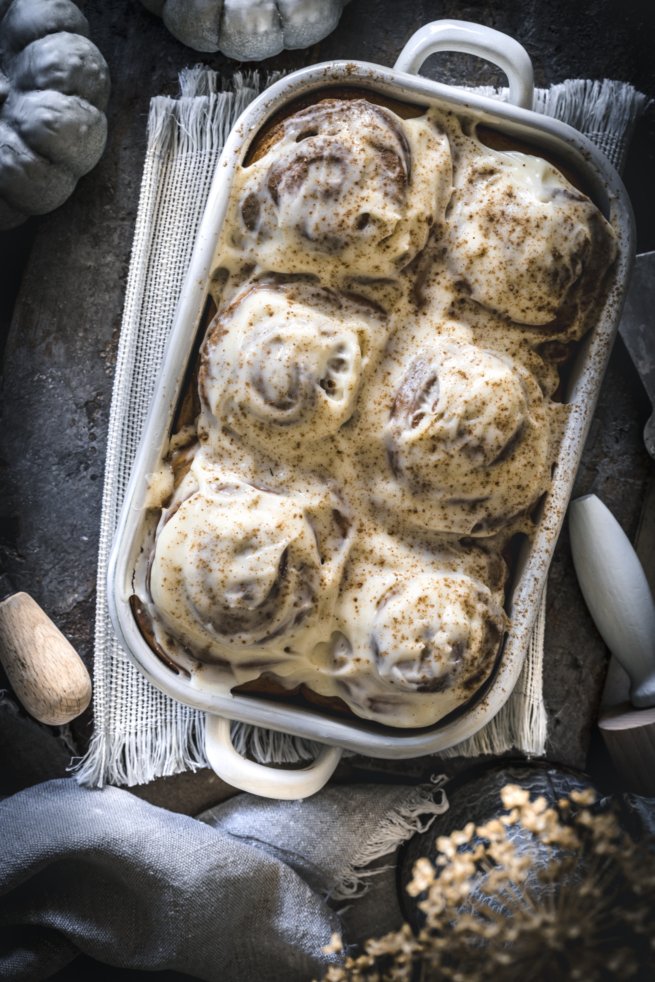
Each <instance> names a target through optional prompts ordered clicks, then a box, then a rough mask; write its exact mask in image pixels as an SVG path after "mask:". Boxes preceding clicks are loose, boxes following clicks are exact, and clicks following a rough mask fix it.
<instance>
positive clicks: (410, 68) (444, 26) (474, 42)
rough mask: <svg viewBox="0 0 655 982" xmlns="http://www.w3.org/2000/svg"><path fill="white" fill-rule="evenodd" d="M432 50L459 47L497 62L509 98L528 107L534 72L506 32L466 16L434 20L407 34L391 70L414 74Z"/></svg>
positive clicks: (528, 57)
mask: <svg viewBox="0 0 655 982" xmlns="http://www.w3.org/2000/svg"><path fill="white" fill-rule="evenodd" d="M435 51H462V52H464V53H465V54H468V55H477V56H478V57H479V58H484V59H485V61H490V62H492V63H493V64H494V65H498V67H499V68H501V69H502V70H503V71H504V72H505V74H506V75H507V78H508V80H509V101H510V102H511V103H513V104H514V105H515V106H521V108H523V109H532V103H533V100H534V73H533V71H532V62H531V61H530V55H529V54H528V52H527V51H526V50H525V48H524V47H523V45H521V44H519V42H518V41H515V40H514V38H512V37H509V35H507V34H502V33H501V32H500V31H495V30H494V29H493V28H492V27H485V26H484V24H472V23H470V22H469V21H466V20H435V21H433V22H432V23H431V24H426V25H425V27H421V28H420V29H419V30H418V31H417V32H416V34H413V35H412V36H411V38H410V39H409V41H408V42H407V44H406V45H405V47H404V48H403V50H402V51H401V52H400V55H399V56H398V60H397V61H396V64H395V65H394V70H395V71H397V72H408V73H409V74H411V75H417V74H418V72H419V70H420V68H421V65H422V64H423V62H424V61H425V59H426V58H427V57H428V56H429V55H431V54H434V53H435Z"/></svg>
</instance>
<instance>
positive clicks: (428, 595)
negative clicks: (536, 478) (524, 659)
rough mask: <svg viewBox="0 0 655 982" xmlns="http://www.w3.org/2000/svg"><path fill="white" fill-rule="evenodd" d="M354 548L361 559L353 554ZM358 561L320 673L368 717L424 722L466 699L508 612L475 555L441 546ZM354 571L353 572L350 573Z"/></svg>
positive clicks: (487, 667) (486, 666) (486, 668)
mask: <svg viewBox="0 0 655 982" xmlns="http://www.w3.org/2000/svg"><path fill="white" fill-rule="evenodd" d="M361 558H362V557H361V555H360V561H361ZM377 559H378V560H379V562H376V561H375V560H374V561H373V563H371V557H368V561H367V563H366V568H367V575H366V579H365V580H364V578H363V577H362V576H361V568H360V567H359V566H358V564H356V565H357V568H356V569H355V571H353V573H352V574H351V575H350V576H349V578H348V585H347V588H346V590H345V591H344V592H343V594H342V598H341V600H340V603H339V607H338V611H337V615H338V617H339V618H340V623H341V631H340V632H338V633H337V634H335V635H333V638H332V641H331V645H330V658H331V661H330V660H328V661H327V662H326V665H325V669H324V670H325V672H326V673H328V674H330V673H332V675H333V679H334V682H335V685H336V688H337V691H339V693H340V695H341V698H343V699H344V701H345V702H346V703H347V704H348V705H350V706H351V707H352V708H353V709H354V711H355V712H356V713H357V714H358V715H361V716H364V717H365V718H367V719H384V720H386V721H390V722H392V723H393V725H396V726H423V725H427V724H429V723H431V722H433V721H434V719H438V718H441V717H443V716H444V715H446V714H447V713H448V712H450V711H451V710H452V709H454V708H456V707H457V706H460V705H462V704H463V703H465V702H466V701H467V700H468V699H469V698H470V697H471V696H472V695H473V693H475V692H476V691H477V690H478V689H479V688H480V686H481V685H482V684H483V683H484V681H485V680H486V679H487V678H488V676H489V675H490V673H491V671H492V670H493V667H494V664H495V661H496V658H497V656H498V653H499V650H500V644H501V640H502V637H503V634H504V632H505V630H506V628H507V624H508V620H507V616H506V615H505V613H504V611H503V608H502V604H503V594H502V582H503V578H501V579H499V578H498V568H496V572H495V575H491V576H490V570H489V569H487V570H486V572H487V579H488V580H489V583H488V584H485V583H483V582H482V581H481V579H479V578H478V577H477V576H476V572H478V571H481V570H482V569H483V568H484V566H485V564H484V560H483V559H482V557H481V556H477V555H471V554H470V552H467V551H463V552H459V553H458V552H457V551H450V552H448V553H444V554H442V555H436V556H432V557H431V556H429V555H427V554H424V555H423V557H422V562H417V561H416V560H417V557H416V556H413V557H412V556H409V555H407V556H406V557H405V558H399V556H398V554H397V552H396V553H395V554H394V566H395V569H391V568H390V564H388V563H383V562H382V561H380V560H381V559H382V555H381V554H380V555H378V557H377ZM358 572H359V576H358V575H357V574H358Z"/></svg>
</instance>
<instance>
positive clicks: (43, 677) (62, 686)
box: [0, 593, 91, 726]
mask: <svg viewBox="0 0 655 982" xmlns="http://www.w3.org/2000/svg"><path fill="white" fill-rule="evenodd" d="M0 661H1V662H2V666H3V668H4V670H5V672H6V673H7V677H8V679H9V681H10V683H11V687H12V689H13V690H14V693H15V694H16V697H17V698H18V699H19V700H20V701H21V703H22V704H23V706H24V707H25V709H26V710H27V711H28V713H30V715H32V716H34V718H35V719H38V720H39V722H41V723H47V724H49V725H50V726H60V725H62V724H63V723H68V722H70V720H72V719H75V717H76V716H79V715H80V713H81V712H83V711H84V710H85V709H86V707H87V706H88V705H89V701H90V699H91V679H90V678H89V673H88V672H87V670H86V668H85V666H84V662H83V661H82V659H81V658H80V656H79V655H78V653H77V652H76V651H75V649H74V648H73V646H72V645H71V644H70V642H69V641H67V640H66V638H65V637H64V635H63V634H62V633H61V631H60V630H59V629H58V628H57V627H55V625H54V624H53V623H52V621H51V620H50V618H49V617H48V616H47V614H46V613H45V612H44V611H43V610H42V609H41V607H39V605H38V604H37V602H36V601H35V600H33V599H32V597H30V596H29V595H28V594H27V593H14V594H12V595H11V596H10V597H7V599H6V600H3V601H2V603H0Z"/></svg>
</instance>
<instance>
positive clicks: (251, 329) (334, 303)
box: [199, 284, 385, 456]
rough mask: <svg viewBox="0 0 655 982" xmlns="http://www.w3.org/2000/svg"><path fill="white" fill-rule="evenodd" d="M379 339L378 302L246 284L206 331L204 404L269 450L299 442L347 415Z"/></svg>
mask: <svg viewBox="0 0 655 982" xmlns="http://www.w3.org/2000/svg"><path fill="white" fill-rule="evenodd" d="M384 340H385V333H384V331H383V329H382V325H381V324H380V317H379V314H378V313H377V312H376V311H374V310H373V311H372V310H371V308H370V307H368V308H365V307H362V306H361V305H358V304H357V303H356V302H355V301H353V300H349V299H347V298H345V297H342V296H341V297H340V296H338V295H337V294H334V293H333V292H331V291H327V290H322V289H318V288H315V287H311V286H307V285H301V286H298V285H297V284H296V285H287V286H284V285H266V284H263V285H256V286H252V287H249V288H247V289H246V290H245V292H243V293H242V294H241V295H239V296H238V297H237V298H236V299H235V300H234V302H233V303H232V304H230V305H229V306H228V307H227V309H225V310H224V311H223V312H221V313H220V314H219V316H218V317H217V318H216V320H215V322H214V324H213V326H212V328H211V330H210V332H209V334H208V336H207V340H206V342H205V345H204V349H203V354H202V360H201V367H200V380H199V383H200V392H201V397H202V401H203V404H204V406H205V407H206V409H207V412H208V414H209V415H210V417H211V418H212V419H213V420H215V421H220V424H221V426H222V427H224V428H225V427H227V428H229V429H230V430H231V431H233V432H234V433H236V434H238V435H239V436H240V437H242V438H244V439H246V440H247V441H248V442H249V443H251V444H253V445H255V446H257V447H259V448H261V449H262V450H265V451H266V452H268V453H274V454H276V455H281V456H285V455H287V454H289V453H294V452H300V451H302V449H303V448H304V446H305V445H306V444H307V443H316V442H318V441H321V440H324V439H325V438H326V437H330V436H332V435H333V434H334V433H336V431H337V430H338V429H339V428H340V427H341V426H342V425H343V424H344V423H346V422H347V421H348V420H349V419H350V417H351V416H352V414H353V411H354V409H355V405H356V401H357V394H358V391H359V387H360V382H361V379H362V375H363V373H364V372H365V370H366V368H367V366H368V364H369V362H370V360H371V357H372V355H373V354H374V352H375V350H376V349H377V350H379V349H380V348H381V346H382V344H383V343H384Z"/></svg>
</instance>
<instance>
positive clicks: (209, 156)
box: [76, 66, 646, 785]
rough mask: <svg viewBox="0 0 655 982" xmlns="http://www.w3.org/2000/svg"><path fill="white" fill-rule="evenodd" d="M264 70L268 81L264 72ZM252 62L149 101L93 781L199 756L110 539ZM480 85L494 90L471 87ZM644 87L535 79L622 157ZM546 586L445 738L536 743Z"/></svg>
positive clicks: (115, 461) (197, 722)
mask: <svg viewBox="0 0 655 982" xmlns="http://www.w3.org/2000/svg"><path fill="white" fill-rule="evenodd" d="M267 81H270V79H269V80H267ZM261 84H262V79H261V78H260V76H259V75H258V73H253V74H251V75H248V76H244V75H241V74H237V75H235V76H234V78H233V79H231V80H230V82H229V83H228V84H227V85H226V86H225V87H224V86H223V81H222V80H221V78H220V76H219V75H218V74H217V73H216V72H213V71H210V70H209V69H205V68H203V67H201V66H200V67H197V68H193V69H186V70H185V71H183V72H182V74H181V76H180V97H179V98H178V99H171V98H168V97H163V96H159V97H156V98H154V99H153V100H152V102H151V108H150V116H149V120H148V146H147V151H146V157H145V163H144V170H143V179H142V185H141V196H140V201H139V209H138V214H137V220H136V228H135V232H134V243H133V248H132V258H131V263H130V271H129V276H128V282H127V291H126V297H125V307H124V313H123V322H122V328H121V338H120V344H119V350H118V359H117V364H116V375H115V380H114V390H113V397H112V406H111V415H110V423H109V435H108V442H107V460H106V467H105V480H104V492H103V508H102V520H101V531H100V544H99V556H98V584H97V607H96V636H95V637H96V642H95V662H94V701H93V706H94V719H95V723H94V733H93V737H92V740H91V744H90V747H89V750H88V752H87V754H86V756H85V757H84V758H83V759H82V760H81V761H80V762H79V763H78V765H77V768H76V775H77V778H78V780H79V781H80V782H82V783H84V784H89V785H103V784H126V785H134V784H141V783H144V782H147V781H151V780H153V779H154V778H156V777H160V776H163V775H170V774H175V773H177V772H179V771H182V770H185V769H188V768H196V767H201V766H206V763H207V762H206V759H205V755H204V739H203V737H204V714H203V713H201V712H198V711H197V710H193V709H190V708H188V707H187V706H184V705H182V704H181V703H179V702H176V701H174V700H172V699H170V698H169V697H168V696H166V695H164V694H163V693H161V692H160V691H159V690H157V689H155V688H154V687H153V686H152V685H151V684H150V683H149V682H148V681H147V679H145V678H144V676H143V675H141V673H140V672H139V671H138V670H137V669H136V668H135V667H134V665H133V664H132V662H131V661H130V660H129V658H128V657H127V655H126V654H125V652H124V651H123V650H122V649H121V647H120V645H119V643H118V642H117V641H116V639H115V637H114V634H113V630H112V626H111V622H110V619H109V615H108V610H107V589H106V572H107V560H108V555H109V550H110V547H111V541H112V537H113V534H114V529H115V528H116V523H117V519H118V515H119V511H120V508H121V503H122V500H123V496H124V494H125V490H126V487H127V483H128V480H129V476H130V468H131V465H132V461H133V459H134V455H135V453H136V449H137V445H138V443H139V439H140V435H141V430H142V427H143V423H144V421H145V417H146V414H147V411H148V406H149V403H150V399H151V396H152V392H153V389H154V386H155V382H156V379H157V375H158V371H159V367H160V364H161V361H162V356H163V353H164V348H165V345H166V341H167V338H168V335H169V332H170V329H171V326H172V323H173V315H174V313H175V307H176V304H177V300H178V297H179V294H180V289H181V286H182V282H183V280H184V276H185V273H186V270H187V267H188V264H189V260H190V258H191V251H192V248H193V243H194V240H195V236H196V232H197V229H198V226H199V223H200V219H201V217H202V213H203V209H204V206H205V202H206V199H207V194H208V191H209V186H210V183H211V180H212V177H213V174H214V170H215V167H216V163H217V161H218V157H219V155H220V152H221V150H222V147H223V144H224V142H225V138H226V136H227V134H228V133H229V131H230V128H231V127H232V125H233V124H234V122H235V121H236V119H237V118H238V116H239V115H240V113H241V112H242V110H243V109H244V108H245V106H246V105H247V104H248V103H249V102H251V101H252V99H254V98H255V96H256V95H257V94H258V92H259V90H260V87H261ZM476 91H481V92H483V93H484V94H500V96H501V97H502V95H503V93H502V91H501V92H500V93H498V92H497V91H496V90H492V89H478V90H476ZM645 102H646V100H645V97H644V96H642V95H641V94H640V93H638V92H636V91H635V90H634V89H633V88H632V86H630V85H628V84H627V83H624V82H615V81H603V82H591V81H585V80H572V81H567V82H563V83H561V84H560V85H555V86H553V87H552V88H550V89H541V90H537V93H536V99H535V109H537V110H538V111H541V112H544V113H547V114H549V115H551V116H556V117H557V118H559V119H561V120H563V121H565V122H567V123H570V124H572V125H573V126H576V127H577V128H578V129H579V130H581V131H582V132H583V133H585V135H586V136H588V137H589V138H590V139H591V140H593V141H594V142H595V143H596V144H597V145H598V146H599V147H600V148H601V149H602V150H603V151H604V153H605V154H606V155H607V157H608V158H609V159H610V160H611V161H612V163H613V164H614V165H615V166H617V167H618V168H620V166H621V164H622V162H623V159H624V156H625V153H626V149H627V145H628V141H629V137H630V133H631V129H632V125H633V123H634V121H635V119H636V118H637V116H638V115H639V113H640V111H641V110H642V109H643V106H644V105H645ZM544 611H545V598H543V599H542V605H541V611H540V614H539V617H538V620H537V623H536V626H535V629H534V633H533V637H532V640H531V643H530V646H529V651H528V655H527V658H526V661H525V665H524V668H523V670H522V673H521V676H520V678H519V680H518V683H517V685H516V687H515V690H514V692H513V693H512V695H511V696H510V698H509V700H508V701H507V703H506V704H505V706H504V707H503V709H502V710H501V711H500V712H499V713H498V715H497V716H496V717H495V718H494V719H493V720H492V721H491V722H490V723H489V724H488V725H487V726H486V727H485V728H484V729H483V730H482V731H481V732H480V733H478V734H477V735H476V736H474V737H472V738H471V739H470V740H467V741H465V743H462V744H460V745H459V746H458V747H457V748H455V749H454V750H452V751H450V753H451V754H454V753H456V754H457V756H477V755H478V754H481V753H492V754H498V753H502V752H504V751H506V750H509V749H512V748H513V749H516V750H518V751H521V752H523V753H526V754H535V755H539V754H542V753H543V752H544V749H545V743H546V734H547V718H546V710H545V707H544V701H543V691H542V670H543V646H544V629H545V623H544V622H545V614H544ZM233 737H234V740H235V744H236V745H237V747H239V748H240V749H242V750H244V751H245V750H248V752H250V753H251V754H252V755H253V756H254V757H255V758H256V759H258V760H260V761H262V762H274V761H278V762H281V763H287V762H292V761H294V760H298V759H301V758H305V757H307V755H308V753H309V752H310V749H311V748H310V746H308V745H307V744H306V743H304V741H302V740H297V739H295V738H292V737H284V736H281V735H280V734H274V733H269V732H268V731H266V730H260V729H256V728H253V727H249V726H244V725H242V724H236V725H235V726H234V728H233Z"/></svg>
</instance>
